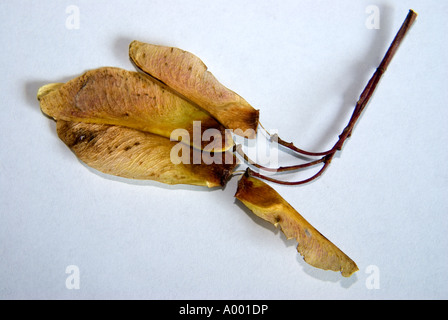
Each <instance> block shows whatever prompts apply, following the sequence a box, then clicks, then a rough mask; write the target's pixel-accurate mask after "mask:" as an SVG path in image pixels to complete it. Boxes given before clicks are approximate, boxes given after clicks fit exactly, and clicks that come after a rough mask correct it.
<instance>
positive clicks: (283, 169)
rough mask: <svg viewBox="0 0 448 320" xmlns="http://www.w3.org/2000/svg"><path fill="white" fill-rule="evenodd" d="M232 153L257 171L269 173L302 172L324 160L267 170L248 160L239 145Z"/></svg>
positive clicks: (267, 168)
mask: <svg viewBox="0 0 448 320" xmlns="http://www.w3.org/2000/svg"><path fill="white" fill-rule="evenodd" d="M234 151H235V152H236V153H238V154H239V155H240V156H241V157H243V159H244V160H245V161H246V162H247V163H249V164H250V165H252V166H254V167H256V168H258V169H262V170H264V171H269V172H286V171H296V170H302V169H305V168H309V167H312V166H315V165H317V164H319V163H322V162H324V158H321V159H317V160H314V161H310V162H307V163H303V164H298V165H293V166H285V167H278V168H269V167H265V166H262V165H261V164H258V163H256V162H255V161H253V160H252V159H250V158H249V157H248V156H247V155H246V154H245V153H244V151H243V149H242V147H241V145H237V146H235V147H234Z"/></svg>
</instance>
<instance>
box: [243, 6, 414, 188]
mask: <svg viewBox="0 0 448 320" xmlns="http://www.w3.org/2000/svg"><path fill="white" fill-rule="evenodd" d="M416 18H417V13H415V12H414V11H413V10H409V13H408V15H407V16H406V19H405V20H404V22H403V24H402V25H401V27H400V29H399V31H398V33H397V34H396V36H395V38H394V40H393V41H392V43H391V45H390V46H389V49H388V50H387V52H386V54H385V55H384V57H383V59H382V61H381V63H380V65H379V66H378V68H377V69H376V71H375V73H374V74H373V76H372V77H371V78H370V80H369V82H368V83H367V85H366V87H365V88H364V90H363V92H362V93H361V95H360V97H359V100H358V101H357V103H356V106H355V109H354V111H353V114H352V116H351V118H350V120H349V122H348V124H347V126H346V127H345V128H344V130H343V131H342V133H341V134H340V135H339V139H338V141H337V142H336V143H335V144H334V146H333V147H332V148H331V149H330V150H327V151H324V152H308V151H305V150H302V149H299V148H297V147H296V146H294V144H293V143H292V142H286V141H284V140H282V139H280V137H278V135H273V136H272V135H271V134H269V132H267V130H266V129H264V128H263V129H264V130H265V131H266V132H267V134H268V135H269V136H270V139H271V141H272V140H274V139H276V140H277V142H278V143H279V144H280V145H282V146H285V147H286V148H289V149H291V150H293V151H295V152H297V153H299V154H302V155H306V156H321V157H322V158H320V159H319V160H316V161H313V162H310V165H309V166H312V165H315V164H317V163H321V162H323V163H324V165H323V167H322V169H321V170H320V171H319V172H317V173H316V174H315V175H314V176H312V177H310V178H308V179H305V180H301V181H296V182H287V181H280V180H277V179H273V178H269V177H266V176H263V175H261V174H259V173H257V172H254V171H253V170H250V169H249V168H248V174H250V175H252V176H254V177H259V178H262V179H266V180H268V181H271V182H275V183H280V184H285V185H299V184H304V183H307V182H310V181H312V180H314V179H316V178H318V177H320V176H321V175H322V173H323V172H324V171H325V170H326V169H327V168H328V166H329V164H330V162H331V160H332V159H333V157H334V155H335V154H336V152H337V151H339V150H341V149H342V146H343V145H344V143H345V141H346V140H347V139H348V138H349V137H350V136H351V134H352V132H353V128H354V127H355V125H356V123H357V122H358V120H359V117H360V116H361V114H362V112H363V111H364V109H365V108H366V106H367V104H368V102H369V101H370V99H371V98H372V96H373V93H374V91H375V89H376V87H377V86H378V83H379V81H380V79H381V77H382V76H383V74H384V73H385V72H386V70H387V68H388V66H389V64H390V62H391V61H392V58H393V57H394V55H395V53H396V52H397V50H398V47H399V46H400V44H401V42H402V40H403V39H404V37H405V35H406V34H407V32H408V31H409V30H410V28H411V26H412V25H413V23H414V22H415V19H416ZM305 165H306V164H305ZM305 165H301V166H303V168H304V167H306V166H305ZM309 166H308V167H309ZM258 168H260V169H266V168H263V167H261V166H258ZM284 171H288V170H284Z"/></svg>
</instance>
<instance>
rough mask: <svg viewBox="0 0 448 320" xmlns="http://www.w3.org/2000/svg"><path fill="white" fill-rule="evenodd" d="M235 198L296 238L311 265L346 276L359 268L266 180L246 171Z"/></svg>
mask: <svg viewBox="0 0 448 320" xmlns="http://www.w3.org/2000/svg"><path fill="white" fill-rule="evenodd" d="M235 197H236V198H237V199H239V200H240V201H241V202H243V203H244V205H246V206H247V207H248V208H249V209H250V210H251V211H252V212H253V213H255V214H256V215H257V216H259V217H260V218H262V219H264V220H266V221H269V222H270V223H272V224H273V225H275V226H276V227H277V226H280V228H281V230H282V232H283V233H284V234H285V236H286V237H287V238H288V239H291V238H294V239H296V240H297V242H298V246H297V251H298V252H299V253H300V254H301V255H302V256H303V258H304V260H305V261H306V262H307V263H308V264H310V265H312V266H314V267H316V268H320V269H324V270H333V271H341V274H342V275H343V276H344V277H349V276H351V275H352V274H353V273H354V272H356V271H357V270H358V267H357V266H356V264H355V262H354V261H353V260H351V259H350V258H349V257H348V256H347V255H346V254H345V253H343V252H342V251H341V250H340V249H339V248H338V247H336V246H335V245H334V244H333V243H331V242H330V241H329V240H328V239H327V238H325V237H324V236H323V235H322V234H321V233H320V232H319V231H317V230H316V229H315V228H314V227H313V226H312V225H311V224H310V223H309V222H308V221H306V220H305V219H304V218H303V217H302V216H301V215H300V214H299V213H298V212H297V211H296V210H295V209H294V208H293V207H292V206H291V205H290V204H289V203H288V202H286V200H284V199H283V198H282V197H281V196H280V195H279V194H278V193H277V191H275V190H274V189H273V188H271V187H270V186H268V185H267V184H266V183H264V182H263V181H261V180H258V179H256V178H253V177H250V176H249V175H248V174H247V172H246V174H244V175H243V177H242V178H241V179H240V181H239V183H238V189H237V192H236V194H235Z"/></svg>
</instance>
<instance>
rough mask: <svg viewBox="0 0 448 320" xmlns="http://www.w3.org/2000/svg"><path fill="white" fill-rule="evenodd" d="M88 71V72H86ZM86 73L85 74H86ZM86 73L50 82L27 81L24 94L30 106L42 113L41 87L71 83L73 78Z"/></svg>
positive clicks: (50, 80)
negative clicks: (39, 95) (38, 96)
mask: <svg viewBox="0 0 448 320" xmlns="http://www.w3.org/2000/svg"><path fill="white" fill-rule="evenodd" d="M85 71H87V70H85ZM85 71H84V72H85ZM84 72H80V73H79V74H76V75H73V76H67V77H63V78H58V79H49V80H31V81H27V82H25V84H24V93H25V98H26V102H27V104H28V105H29V106H31V107H32V108H33V109H35V110H39V111H40V106H39V101H38V100H37V91H38V90H39V88H40V87H42V86H44V85H46V84H50V83H65V82H67V81H70V80H71V79H73V78H76V77H79V76H80V75H81V74H83V73H84Z"/></svg>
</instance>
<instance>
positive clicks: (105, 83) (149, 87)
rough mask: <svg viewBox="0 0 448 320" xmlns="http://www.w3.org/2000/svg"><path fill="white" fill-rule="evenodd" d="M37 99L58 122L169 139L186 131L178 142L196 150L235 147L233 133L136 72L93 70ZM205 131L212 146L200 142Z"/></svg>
mask: <svg viewBox="0 0 448 320" xmlns="http://www.w3.org/2000/svg"><path fill="white" fill-rule="evenodd" d="M38 99H39V101H40V106H41V109H42V111H43V112H44V113H45V114H47V115H48V116H50V117H53V118H54V119H56V120H66V121H74V122H86V123H103V124H111V125H121V126H125V127H129V128H134V129H138V130H142V131H147V132H151V133H155V134H159V135H161V136H164V137H168V138H169V137H170V135H171V133H172V132H173V130H175V129H182V130H181V131H180V136H176V137H174V139H180V140H182V141H184V142H187V143H190V144H191V145H193V146H194V147H197V148H201V149H204V148H205V149H207V150H208V151H209V150H214V151H223V150H227V149H229V148H230V147H232V146H233V140H232V137H231V134H230V133H229V132H225V128H224V127H223V126H222V125H221V124H220V123H218V122H217V121H216V120H215V119H214V118H213V117H211V116H210V115H209V114H207V113H206V112H204V111H203V110H201V109H200V108H198V107H196V106H194V105H193V104H191V103H190V102H188V101H186V100H185V99H183V98H181V97H179V96H178V95H176V94H174V93H173V92H172V91H171V90H170V89H169V88H165V87H163V86H161V85H160V84H159V83H156V82H155V81H154V80H153V79H151V78H150V77H149V76H147V75H144V74H141V73H138V72H132V71H126V70H122V69H119V68H112V67H106V68H99V69H95V70H90V71H87V72H86V73H84V74H83V75H81V76H80V77H77V78H75V79H73V80H70V81H68V82H67V83H65V84H60V83H59V84H58V83H56V84H49V85H46V86H43V87H42V88H40V89H39V92H38ZM194 121H198V122H197V123H196V124H200V127H199V126H196V127H195V123H194ZM210 129H212V130H214V131H211V130H210ZM207 130H208V131H207ZM206 131H207V132H208V136H210V135H211V136H212V137H213V140H212V139H210V140H212V142H207V141H206V140H205V139H202V137H203V134H204V133H205V132H206ZM178 132H179V131H178ZM210 133H211V134H210ZM195 134H196V135H197V136H198V138H194V135H195Z"/></svg>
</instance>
